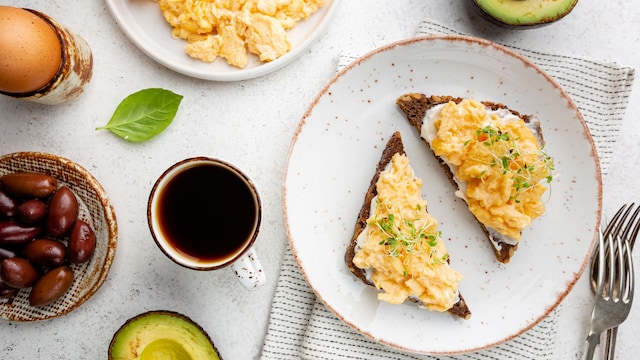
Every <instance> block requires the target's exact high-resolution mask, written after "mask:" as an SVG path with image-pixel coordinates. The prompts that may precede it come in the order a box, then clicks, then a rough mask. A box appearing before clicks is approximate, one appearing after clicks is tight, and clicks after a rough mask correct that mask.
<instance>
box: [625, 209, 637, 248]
mask: <svg viewBox="0 0 640 360" xmlns="http://www.w3.org/2000/svg"><path fill="white" fill-rule="evenodd" d="M638 215H640V207H638V208H636V211H635V212H634V213H633V220H629V225H628V228H631V222H635V226H634V228H633V231H631V233H630V234H628V233H627V231H625V235H624V237H625V238H626V239H628V240H629V245H630V246H631V249H632V250H633V245H634V244H635V243H636V238H637V237H638V233H639V232H640V221H636V219H637V218H638Z"/></svg>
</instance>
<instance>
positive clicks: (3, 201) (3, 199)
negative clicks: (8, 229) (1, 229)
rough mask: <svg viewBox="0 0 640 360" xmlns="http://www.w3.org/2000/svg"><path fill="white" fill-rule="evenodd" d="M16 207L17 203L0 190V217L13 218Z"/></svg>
mask: <svg viewBox="0 0 640 360" xmlns="http://www.w3.org/2000/svg"><path fill="white" fill-rule="evenodd" d="M17 206H18V204H17V202H16V201H15V200H14V199H13V198H12V197H11V196H9V194H7V193H6V192H4V191H2V190H0V217H11V216H13V215H14V214H15V212H16V207H17Z"/></svg>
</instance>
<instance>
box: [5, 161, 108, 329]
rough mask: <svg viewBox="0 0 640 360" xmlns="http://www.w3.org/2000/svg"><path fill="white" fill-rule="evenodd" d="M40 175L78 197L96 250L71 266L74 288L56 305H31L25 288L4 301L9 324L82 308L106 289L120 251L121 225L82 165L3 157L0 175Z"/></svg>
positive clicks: (94, 181) (83, 217) (105, 198)
mask: <svg viewBox="0 0 640 360" xmlns="http://www.w3.org/2000/svg"><path fill="white" fill-rule="evenodd" d="M19 171H28V172H39V173H44V174H47V175H50V176H53V177H55V178H56V179H57V180H58V183H59V186H61V185H66V186H67V187H69V189H71V191H72V192H73V193H74V194H75V195H76V198H77V199H78V204H79V207H80V211H79V216H78V217H79V218H80V219H82V220H84V221H85V222H87V223H88V224H89V225H90V226H91V227H92V229H93V231H94V232H95V234H96V240H97V241H96V249H95V252H94V254H93V257H92V258H91V260H90V261H88V262H85V263H82V264H71V265H70V268H71V269H72V270H73V273H74V281H73V284H72V286H71V288H70V289H69V290H68V291H67V292H66V293H65V294H64V295H63V296H62V297H60V298H59V299H58V300H56V301H55V302H53V303H51V304H49V305H45V306H42V307H34V306H31V305H29V289H22V290H20V291H19V292H18V294H17V295H16V296H15V297H14V298H12V299H0V317H1V318H3V319H6V320H9V321H38V320H46V319H50V318H54V317H57V316H60V315H64V314H67V313H69V312H70V311H72V310H74V309H76V308H78V307H79V306H80V305H82V304H83V303H84V302H85V301H87V300H88V299H89V298H91V296H92V295H93V294H94V293H95V292H96V291H97V290H98V289H99V288H100V286H102V284H103V283H104V281H105V279H106V278H107V274H108V273H109V269H110V268H111V264H112V263H113V259H114V256H115V252H116V245H117V232H118V231H117V230H118V228H117V222H116V216H115V212H114V209H113V206H112V205H111V203H110V201H109V199H108V197H107V194H106V192H105V190H104V189H103V187H102V186H101V185H100V183H98V181H97V180H96V178H95V177H93V175H91V173H89V172H88V171H87V170H85V169H84V168H83V167H81V166H80V165H78V164H76V163H74V162H73V161H71V160H68V159H65V158H63V157H60V156H57V155H53V154H46V153H39V152H17V153H12V154H7V155H3V156H0V175H5V174H9V173H13V172H19Z"/></svg>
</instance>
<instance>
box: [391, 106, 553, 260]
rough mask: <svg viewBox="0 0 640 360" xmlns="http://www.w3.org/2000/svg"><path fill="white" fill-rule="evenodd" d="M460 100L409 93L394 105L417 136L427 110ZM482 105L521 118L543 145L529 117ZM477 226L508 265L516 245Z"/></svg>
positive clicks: (540, 134) (453, 181)
mask: <svg viewBox="0 0 640 360" xmlns="http://www.w3.org/2000/svg"><path fill="white" fill-rule="evenodd" d="M462 100H463V98H460V97H453V96H436V95H431V96H427V95H424V94H419V93H410V94H405V95H402V96H400V97H399V98H398V99H397V100H396V104H397V105H398V107H399V108H400V109H401V110H402V112H404V114H405V115H406V118H407V120H408V121H409V123H410V124H411V125H412V126H413V127H414V128H415V129H416V130H417V131H418V134H420V133H421V131H422V122H423V119H424V117H425V115H426V113H427V111H428V110H429V109H431V108H433V107H434V106H436V105H440V104H444V103H448V102H450V101H452V102H454V103H456V104H457V103H460V102H461V101H462ZM482 104H483V105H485V106H486V107H487V108H488V109H490V110H498V109H505V110H507V111H509V112H511V113H512V114H513V115H515V116H517V117H519V118H521V119H522V120H523V121H524V122H525V123H527V124H529V125H530V126H533V129H532V130H533V132H534V134H536V137H537V138H538V142H539V143H540V145H544V137H543V135H542V129H541V128H540V126H539V124H537V123H534V122H532V118H531V117H530V116H529V115H524V114H521V113H519V112H517V111H515V110H513V109H510V108H509V107H507V106H506V105H504V104H501V103H495V102H490V101H482ZM421 139H422V141H423V142H424V143H425V144H427V147H428V148H429V149H430V150H431V152H432V153H433V149H431V146H429V144H428V142H427V141H426V140H425V139H424V138H422V137H421ZM433 155H434V156H435V157H436V158H437V159H438V162H439V163H440V167H442V169H443V171H444V172H445V174H446V175H447V177H448V178H449V181H450V182H451V184H452V185H453V186H454V187H455V188H456V189H457V188H458V184H457V183H456V182H455V180H454V176H453V175H454V174H453V173H452V172H451V169H450V168H449V166H448V165H447V164H446V163H445V162H444V161H443V160H442V159H441V158H440V157H438V156H436V155H435V153H433ZM476 220H477V219H476ZM478 224H479V225H480V228H481V229H482V231H483V232H484V233H485V235H486V236H487V238H488V239H490V240H491V239H492V240H493V242H495V243H496V244H497V246H496V245H494V244H493V242H492V248H493V250H494V253H495V256H496V259H497V260H498V261H500V262H502V263H505V264H506V263H508V262H509V261H510V260H511V257H513V255H514V254H515V252H516V250H517V249H518V244H515V245H512V244H509V243H507V242H505V241H504V240H503V239H501V238H500V237H498V236H495V235H491V233H490V232H489V230H488V229H487V227H486V226H485V225H484V224H483V223H481V222H480V221H478Z"/></svg>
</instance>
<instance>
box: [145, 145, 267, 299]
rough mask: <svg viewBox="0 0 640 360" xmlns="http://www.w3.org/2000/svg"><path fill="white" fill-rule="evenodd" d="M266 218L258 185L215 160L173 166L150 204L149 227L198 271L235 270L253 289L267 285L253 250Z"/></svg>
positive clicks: (172, 254)
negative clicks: (262, 222)
mask: <svg viewBox="0 0 640 360" xmlns="http://www.w3.org/2000/svg"><path fill="white" fill-rule="evenodd" d="M261 218H262V206H261V203H260V196H259V195H258V191H257V189H256V187H255V185H254V184H253V182H252V181H251V180H250V179H249V178H248V177H247V176H246V175H245V174H244V173H243V172H242V171H240V170H239V169H238V168H236V167H235V166H233V165H232V164H230V163H228V162H225V161H222V160H218V159H214V158H209V157H195V158H189V159H185V160H182V161H180V162H178V163H176V164H174V165H172V166H171V167H170V168H169V169H167V170H166V171H165V172H164V173H163V174H162V175H161V176H160V177H159V178H158V180H157V181H156V183H155V184H154V186H153V189H152V190H151V194H150V195H149V201H148V204H147V220H148V222H149V229H150V230H151V234H152V236H153V239H154V240H155V242H156V244H157V245H158V247H159V248H160V250H162V252H163V253H164V254H165V255H166V256H168V257H169V258H170V259H171V260H173V261H174V262H175V263H177V264H179V265H181V266H184V267H187V268H190V269H194V270H216V269H221V268H225V267H228V266H230V267H231V268H232V269H233V270H234V272H235V274H236V276H237V278H238V280H239V281H240V282H241V284H242V285H243V286H244V287H246V288H247V289H255V288H257V287H259V286H261V285H263V284H264V283H265V274H264V270H263V268H262V265H261V264H260V260H259V259H258V256H257V254H256V252H255V250H254V248H253V247H254V243H255V241H256V238H257V237H258V232H259V229H260V221H261Z"/></svg>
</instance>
